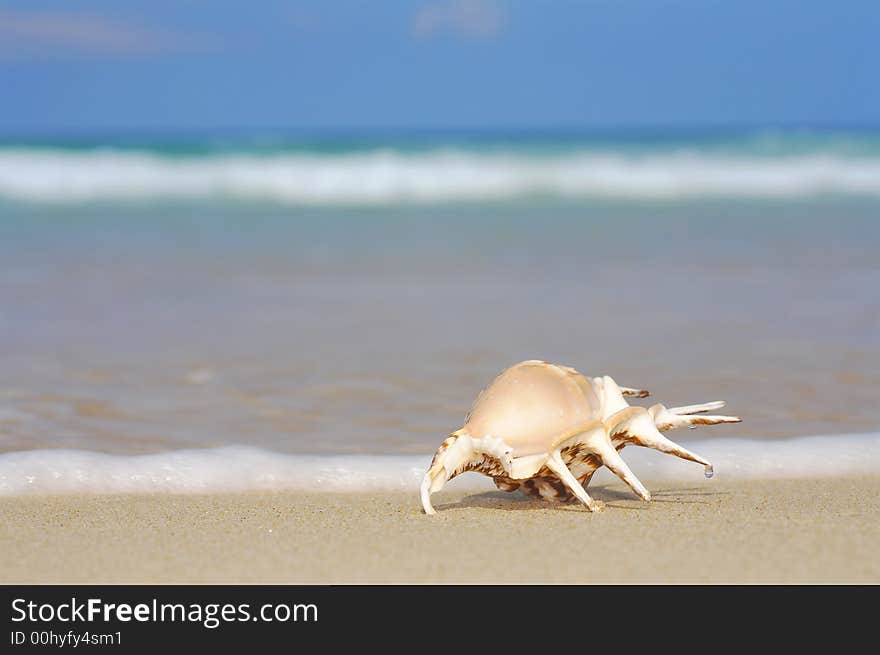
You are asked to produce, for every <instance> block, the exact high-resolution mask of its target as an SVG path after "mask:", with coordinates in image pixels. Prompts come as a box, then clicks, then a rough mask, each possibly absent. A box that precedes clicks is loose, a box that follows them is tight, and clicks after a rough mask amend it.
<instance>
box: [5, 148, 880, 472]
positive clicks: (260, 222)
mask: <svg viewBox="0 0 880 655" xmlns="http://www.w3.org/2000/svg"><path fill="white" fill-rule="evenodd" d="M878 245H880V140H878V136H877V135H876V134H874V133H858V132H844V133H817V132H801V133H779V132H772V131H764V132H758V133H748V134H697V135H694V134H691V135H681V134H678V135H661V134H655V135H650V134H648V135H646V134H644V133H642V134H630V135H615V134H604V135H593V136H590V137H585V136H582V135H581V136H578V135H575V136H562V135H555V136H554V137H552V138H550V137H547V136H542V135H520V136H517V137H514V136H509V135H489V136H486V135H448V134H435V135H427V136H420V137H418V138H415V137H412V136H409V137H402V136H397V137H393V138H391V137H385V136H381V137H379V136H375V135H371V136H369V137H357V138H341V137H337V138H335V139H329V140H328V139H323V140H321V139H318V140H316V139H294V138H292V137H290V136H283V137H278V136H277V135H274V136H273V135H257V136H247V135H226V136H224V137H222V138H218V137H210V138H208V137H199V138H195V137H192V138H188V139H180V138H179V137H176V138H170V137H161V138H158V137H154V138H151V139H144V138H143V137H137V138H135V137H116V138H106V137H105V138H102V139H100V140H94V139H93V140H88V139H67V140H58V139H55V140H50V139H42V140H35V139H31V140H29V141H22V140H19V141H17V142H13V141H12V140H7V141H6V142H4V143H3V144H2V145H0V273H2V275H0V334H2V336H3V339H2V342H0V359H2V361H3V366H2V367H0V451H20V450H32V449H37V448H72V449H86V450H95V451H100V452H106V453H115V454H121V455H131V454H144V453H158V452H166V451H169V450H175V449H179V448H204V447H212V446H230V447H236V446H249V447H257V448H264V449H268V450H270V451H273V452H279V451H280V452H286V453H294V454H301V453H315V454H327V453H354V454H363V453H369V454H374V455H389V454H390V455H394V454H400V455H422V454H425V453H430V452H433V450H434V448H436V446H437V444H438V443H439V442H440V440H442V438H443V437H444V436H445V435H446V434H448V433H449V432H450V431H452V430H454V429H456V428H458V427H459V426H460V423H461V420H462V417H463V416H464V413H465V412H466V410H467V409H468V407H469V406H470V403H471V401H472V400H473V397H474V396H475V395H476V393H477V392H478V391H479V389H480V388H481V387H482V386H483V385H484V384H486V383H487V382H488V381H489V380H491V378H492V377H493V376H494V375H495V374H496V373H497V372H498V371H499V370H501V369H503V368H505V367H507V366H509V365H511V364H513V363H515V362H517V361H520V360H524V359H532V358H540V359H547V360H551V361H557V362H559V363H563V364H568V365H571V366H574V367H575V368H577V369H579V370H581V371H582V372H584V373H585V374H589V375H597V374H602V373H607V374H610V375H612V376H614V377H615V378H616V379H617V380H618V381H619V382H620V383H621V384H625V385H629V386H638V387H647V388H649V389H651V390H652V391H653V392H654V398H652V399H651V400H654V399H656V400H658V401H664V402H669V403H672V404H688V403H692V402H702V401H707V400H714V399H716V398H723V399H726V400H727V401H728V402H729V410H730V412H731V413H733V414H739V415H742V416H743V417H744V418H745V419H746V420H745V421H744V422H743V423H742V424H739V425H733V426H720V427H716V428H707V429H705V430H701V431H700V432H699V433H695V435H696V436H699V437H700V438H706V439H713V438H717V437H730V438H756V439H767V438H780V437H794V436H804V435H811V434H843V433H857V432H871V431H876V430H878V427H880V420H878V419H877V416H876V398H877V393H876V390H877V389H878V385H880V377H878V375H880V374H878V371H880V355H878V353H880V294H878V293H877V289H880V257H878V255H877V252H878ZM686 436H687V435H685V438H686Z"/></svg>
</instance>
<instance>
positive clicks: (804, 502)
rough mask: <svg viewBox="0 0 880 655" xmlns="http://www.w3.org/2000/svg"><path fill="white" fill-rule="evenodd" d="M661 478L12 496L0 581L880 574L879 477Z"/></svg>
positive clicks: (644, 579)
mask: <svg viewBox="0 0 880 655" xmlns="http://www.w3.org/2000/svg"><path fill="white" fill-rule="evenodd" d="M649 486H650V487H651V488H652V490H653V491H654V494H655V501H654V502H653V503H651V504H650V505H648V504H645V503H643V502H641V501H639V500H637V499H635V498H633V497H631V495H630V494H629V493H628V492H627V490H625V488H624V487H622V486H620V485H618V484H611V485H607V486H600V487H597V488H596V489H593V488H592V487H591V491H593V492H594V496H595V497H597V498H600V499H603V500H604V501H605V502H606V503H607V505H608V506H607V509H606V511H605V512H603V513H602V514H589V513H587V512H585V511H584V510H583V509H581V508H580V507H579V506H577V505H551V504H544V503H537V502H535V501H532V500H530V499H527V498H525V497H524V496H520V495H519V494H504V493H501V492H481V493H475V492H473V491H455V490H454V489H452V490H449V491H444V492H441V493H439V494H437V495H436V496H435V505H436V507H437V509H438V511H439V513H438V514H437V515H436V516H434V517H427V516H425V515H423V514H422V513H421V511H420V508H419V504H418V498H417V494H415V493H413V494H395V493H387V494H379V493H372V494H316V493H299V492H296V493H293V492H286V493H272V494H266V493H247V494H228V495H160V494H156V495H124V496H97V495H95V496H40V497H37V496H31V497H28V496H22V497H12V498H2V499H0V515H2V516H3V521H2V522H0V582H3V583H119V584H127V583H317V584H327V583H365V582H377V583H392V582H398V583H418V582H431V583H459V582H465V583H467V582H485V583H517V582H526V583H539V582H550V583H747V582H751V583H781V582H785V583H802V582H803V583H808V582H814V583H835V582H851V583H857V582H863V583H864V582H868V583H878V582H880V555H878V553H880V500H878V498H880V495H878V492H880V476H868V477H859V478H846V479H840V478H824V479H822V478H814V479H808V480H762V481H748V482H724V481H720V480H712V481H705V482H703V481H701V482H699V483H690V482H688V483H680V484H669V483H666V484H665V485H664V484H654V485H649Z"/></svg>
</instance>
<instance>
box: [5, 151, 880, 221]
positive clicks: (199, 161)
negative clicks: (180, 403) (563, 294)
mask: <svg viewBox="0 0 880 655" xmlns="http://www.w3.org/2000/svg"><path fill="white" fill-rule="evenodd" d="M824 194H836V195H841V194H842V195H861V196H880V155H878V154H877V153H873V152H871V153H867V154H861V155H852V154H848V153H841V152H835V151H821V150H819V151H808V152H802V153H794V154H792V153H786V154H781V155H772V156H767V155H765V154H755V153H749V152H738V151H731V152H724V151H721V152H718V151H711V150H709V151H707V150H701V149H698V148H697V149H671V150H670V149H666V150H660V151H638V150H636V151H628V150H626V149H613V148H611V149H605V150H602V149H597V148H587V147H583V148H574V149H569V150H557V151H553V150H550V151H546V150H540V149H537V150H530V149H512V150H510V151H507V152H504V151H497V150H491V149H490V150H481V149H479V148H474V149H467V148H458V149H456V148H434V149H427V150H420V151H407V150H401V149H393V148H389V149H381V148H374V149H369V150H363V151H343V152H332V153H327V152H317V151H308V150H286V151H278V152H264V153H247V152H235V151H232V152H222V151H221V152H214V153H207V154H206V153H203V154H190V155H176V154H169V153H166V152H162V151H151V150H148V149H144V150H126V149H90V150H70V149H63V148H34V147H19V148H14V147H4V148H0V200H5V201H13V202H28V203H54V204H74V203H86V202H107V201H110V202H119V201H124V202H144V201H162V200H172V201H205V200H235V201H245V202H271V203H279V204H283V205H293V206H303V205H318V206H320V205H330V206H332V205H343V206H345V205H354V206H364V205H367V206H369V205H395V204H430V203H450V202H498V201H510V200H516V199H521V198H528V197H534V196H539V197H556V198H565V199H585V200H589V199H598V200H601V199H611V200H621V199H622V200H687V199H694V198H716V197H719V198H768V199H774V198H781V199H792V198H802V197H810V196H816V195H824Z"/></svg>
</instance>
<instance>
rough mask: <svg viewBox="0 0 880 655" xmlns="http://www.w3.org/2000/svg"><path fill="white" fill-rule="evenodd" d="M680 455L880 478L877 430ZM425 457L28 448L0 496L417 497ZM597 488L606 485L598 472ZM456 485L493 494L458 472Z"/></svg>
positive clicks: (657, 470) (659, 473)
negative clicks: (293, 493)
mask: <svg viewBox="0 0 880 655" xmlns="http://www.w3.org/2000/svg"><path fill="white" fill-rule="evenodd" d="M687 446H688V448H690V449H692V450H694V451H696V452H698V453H700V454H701V455H703V456H704V457H706V458H707V459H709V460H710V461H712V463H713V464H714V466H715V472H716V477H717V478H718V479H720V480H722V481H723V480H725V479H729V480H737V479H755V478H802V477H819V476H826V477H828V476H844V475H859V474H877V473H880V433H870V434H851V435H837V436H815V437H800V438H796V439H786V440H773V441H770V440H748V439H709V440H703V441H688V442H687ZM625 455H626V460H627V462H628V463H629V465H630V466H631V467H632V468H633V470H634V471H636V472H637V474H638V476H639V477H640V478H641V479H642V480H645V481H656V480H681V481H687V480H697V479H702V477H703V467H702V466H699V465H696V464H693V463H692V462H686V461H682V460H679V459H676V458H674V457H670V456H668V455H662V454H660V453H658V452H656V451H653V450H648V449H644V448H635V447H633V448H627V449H626V451H625ZM430 459H431V457H430V455H429V454H426V455H425V456H419V457H416V456H402V455H372V456H371V455H345V456H343V455H289V454H280V453H275V452H271V451H268V450H263V449H259V448H252V447H245V446H230V447H224V448H216V449H201V450H179V451H171V452H164V453H157V454H154V455H136V456H131V455H108V454H102V453H94V452H88V451H82V450H31V451H20V452H11V453H6V454H3V455H0V496H17V495H24V494H71V493H219V492H242V491H257V490H263V491H266V490H309V491H316V492H322V491H327V492H362V491H406V492H411V493H416V492H417V489H418V485H419V481H420V480H421V477H422V475H423V474H424V472H425V470H426V469H427V467H428V465H429V463H430ZM599 476H600V477H599V478H597V480H600V481H601V478H602V477H603V476H604V477H605V479H606V480H607V479H612V478H611V476H610V473H608V472H607V471H605V470H604V469H602V470H600V471H599ZM450 485H451V486H454V487H456V488H477V489H483V488H485V489H489V488H494V486H493V485H492V482H491V480H489V479H488V478H486V477H484V476H481V475H477V474H470V475H462V476H461V477H459V478H456V479H455V480H453V481H451V482H450Z"/></svg>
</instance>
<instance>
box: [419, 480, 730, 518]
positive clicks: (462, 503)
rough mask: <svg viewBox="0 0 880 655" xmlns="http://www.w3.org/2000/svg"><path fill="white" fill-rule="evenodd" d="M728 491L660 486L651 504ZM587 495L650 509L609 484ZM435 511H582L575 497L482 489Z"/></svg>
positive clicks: (703, 500) (613, 505) (700, 501)
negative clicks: (563, 498) (558, 499)
mask: <svg viewBox="0 0 880 655" xmlns="http://www.w3.org/2000/svg"><path fill="white" fill-rule="evenodd" d="M729 493H730V492H728V491H707V490H706V489H702V488H700V487H687V488H681V489H663V490H661V491H657V492H654V493H653V501H652V502H653V503H674V504H679V505H681V504H685V505H693V504H696V505H707V504H710V503H711V502H712V501H711V500H710V499H711V498H718V497H719V496H726V495H728V494H729ZM590 495H591V496H592V497H593V498H595V499H596V500H601V501H602V502H604V503H605V506H606V508H607V509H623V510H639V511H644V510H647V509H649V508H650V505H649V504H648V503H645V502H644V501H642V500H641V499H639V498H637V497H635V496H634V495H633V494H632V492H630V491H628V490H627V491H624V490H622V489H615V488H613V487H609V486H596V487H590ZM436 508H437V511H438V512H440V511H443V510H450V509H467V508H481V509H498V510H504V511H508V512H512V511H524V510H548V509H554V510H559V511H578V512H581V511H584V509H583V507H582V506H581V504H580V503H579V502H578V501H576V500H571V501H568V502H548V501H545V500H538V499H536V498H531V497H530V496H526V495H525V494H522V493H518V492H506V491H485V492H481V493H475V494H470V495H468V496H465V497H464V498H462V499H461V500H459V501H457V502H451V503H442V504H438V505H436Z"/></svg>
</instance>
